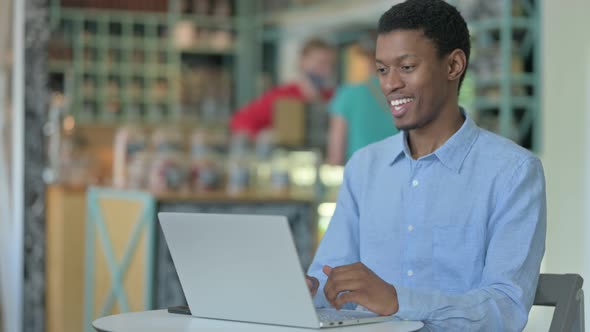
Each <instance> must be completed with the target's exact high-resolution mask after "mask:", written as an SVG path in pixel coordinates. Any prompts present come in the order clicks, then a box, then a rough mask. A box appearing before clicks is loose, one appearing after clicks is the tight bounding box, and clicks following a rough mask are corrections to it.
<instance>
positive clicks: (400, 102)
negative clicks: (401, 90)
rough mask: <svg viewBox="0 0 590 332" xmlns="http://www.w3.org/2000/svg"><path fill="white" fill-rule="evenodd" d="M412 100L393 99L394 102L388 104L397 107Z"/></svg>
mask: <svg viewBox="0 0 590 332" xmlns="http://www.w3.org/2000/svg"><path fill="white" fill-rule="evenodd" d="M413 100H414V99H413V98H402V99H395V100H392V101H390V102H389V104H390V105H391V106H399V105H403V104H406V103H409V102H411V101H413Z"/></svg>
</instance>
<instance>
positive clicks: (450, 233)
mask: <svg viewBox="0 0 590 332" xmlns="http://www.w3.org/2000/svg"><path fill="white" fill-rule="evenodd" d="M484 240H485V238H484V234H483V231H480V229H479V228H478V227H475V225H470V224H445V225H435V226H434V227H433V246H432V249H433V253H432V257H433V272H434V279H435V281H436V282H437V283H438V287H439V289H441V290H444V291H449V292H452V293H463V292H465V291H467V290H469V289H471V288H473V287H474V286H475V285H477V284H478V283H479V281H480V280H481V274H482V271H483V266H484V260H485V242H484Z"/></svg>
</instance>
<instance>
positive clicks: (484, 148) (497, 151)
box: [475, 128, 539, 164]
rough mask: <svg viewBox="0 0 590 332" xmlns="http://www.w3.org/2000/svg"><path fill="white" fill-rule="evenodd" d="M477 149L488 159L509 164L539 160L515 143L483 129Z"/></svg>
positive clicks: (476, 145)
mask: <svg viewBox="0 0 590 332" xmlns="http://www.w3.org/2000/svg"><path fill="white" fill-rule="evenodd" d="M475 148H476V149H477V150H478V151H479V153H481V154H483V155H484V156H486V157H487V158H493V159H496V160H501V161H503V162H504V163H508V164H514V163H521V162H524V161H525V160H538V159H539V158H538V157H537V156H536V155H535V154H534V153H532V152H531V151H529V150H527V149H525V148H523V147H522V146H520V145H518V144H516V143H514V142H513V141H511V140H509V139H507V138H505V137H502V136H500V135H498V134H495V133H492V132H490V131H487V130H485V129H481V128H480V129H479V137H478V139H477V141H476V142H475Z"/></svg>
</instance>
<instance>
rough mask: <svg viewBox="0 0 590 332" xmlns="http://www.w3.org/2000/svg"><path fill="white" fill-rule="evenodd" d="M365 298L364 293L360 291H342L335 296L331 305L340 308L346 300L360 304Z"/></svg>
mask: <svg viewBox="0 0 590 332" xmlns="http://www.w3.org/2000/svg"><path fill="white" fill-rule="evenodd" d="M365 298H366V293H364V292H362V291H354V292H347V293H342V294H340V296H338V297H337V298H336V300H335V301H334V304H333V306H334V308H336V309H338V310H340V309H342V306H343V305H344V304H346V303H348V302H353V303H356V304H361V305H362V303H364V302H365V301H364V299H365Z"/></svg>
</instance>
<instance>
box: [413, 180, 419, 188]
mask: <svg viewBox="0 0 590 332" xmlns="http://www.w3.org/2000/svg"><path fill="white" fill-rule="evenodd" d="M418 184H420V183H419V182H418V180H414V181H412V187H418Z"/></svg>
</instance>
